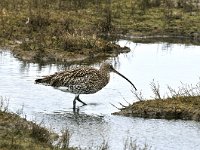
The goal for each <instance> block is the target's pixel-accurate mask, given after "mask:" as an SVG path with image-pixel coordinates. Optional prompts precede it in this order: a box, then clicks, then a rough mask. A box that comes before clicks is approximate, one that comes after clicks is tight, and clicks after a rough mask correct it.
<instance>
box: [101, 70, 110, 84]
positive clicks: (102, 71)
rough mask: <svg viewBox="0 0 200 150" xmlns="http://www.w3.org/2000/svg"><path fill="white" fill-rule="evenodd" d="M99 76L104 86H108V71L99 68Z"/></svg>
mask: <svg viewBox="0 0 200 150" xmlns="http://www.w3.org/2000/svg"><path fill="white" fill-rule="evenodd" d="M99 71H100V74H101V76H102V77H103V80H104V81H103V82H104V84H105V85H106V84H108V82H109V80H110V72H109V71H108V70H106V69H105V68H100V70H99Z"/></svg>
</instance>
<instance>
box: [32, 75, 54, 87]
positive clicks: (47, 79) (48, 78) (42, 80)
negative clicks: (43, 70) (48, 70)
mask: <svg viewBox="0 0 200 150" xmlns="http://www.w3.org/2000/svg"><path fill="white" fill-rule="evenodd" d="M35 83H36V84H39V83H42V84H45V85H50V83H51V76H46V77H44V78H40V79H36V80H35Z"/></svg>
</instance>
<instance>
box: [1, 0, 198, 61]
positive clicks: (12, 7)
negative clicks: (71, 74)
mask: <svg viewBox="0 0 200 150" xmlns="http://www.w3.org/2000/svg"><path fill="white" fill-rule="evenodd" d="M0 4H1V5H0V18H1V19H0V24H1V25H0V43H1V45H6V46H9V47H11V46H13V52H14V54H15V55H16V56H17V57H19V58H21V59H22V60H28V61H37V62H39V61H43V62H47V61H56V62H79V61H87V62H89V61H94V58H95V60H96V61H97V59H105V58H106V57H110V56H117V55H118V54H119V53H121V52H127V49H126V48H125V49H121V48H120V47H119V46H118V45H116V44H115V42H111V41H115V40H116V39H117V38H119V37H120V36H125V35H126V36H128V37H129V36H134V37H138V36H139V37H140V36H149V35H153V36H158V35H160V36H163V35H167V36H184V37H190V38H192V39H193V40H195V41H197V42H196V43H199V38H200V23H199V20H200V11H199V3H197V2H193V1H192V0H191V1H189V2H187V1H185V0H184V1H179V0H177V1H172V0H161V1H157V0H139V1H137V0H132V1H130V0H122V1H117V0H113V1H109V0H103V1H100V0H87V1H80V0H66V1H64V0H53V1H52V0H16V1H13V0H1V2H0Z"/></svg>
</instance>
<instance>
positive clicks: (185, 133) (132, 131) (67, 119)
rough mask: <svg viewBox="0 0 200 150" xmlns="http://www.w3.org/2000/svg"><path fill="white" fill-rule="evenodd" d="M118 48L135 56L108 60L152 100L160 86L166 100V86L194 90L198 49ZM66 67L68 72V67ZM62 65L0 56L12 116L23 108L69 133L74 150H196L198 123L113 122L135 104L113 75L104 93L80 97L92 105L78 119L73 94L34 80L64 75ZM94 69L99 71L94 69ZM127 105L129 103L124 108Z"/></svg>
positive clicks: (0, 84)
mask: <svg viewBox="0 0 200 150" xmlns="http://www.w3.org/2000/svg"><path fill="white" fill-rule="evenodd" d="M119 44H120V45H122V46H128V47H130V48H131V52H129V53H126V54H120V55H119V56H118V57H117V58H110V60H109V61H111V62H112V63H113V65H114V66H115V67H116V69H117V70H118V71H119V72H121V73H122V74H124V75H125V76H126V77H128V78H129V79H130V80H131V81H132V82H133V83H134V84H135V86H136V87H137V88H138V90H139V91H142V93H143V96H144V97H145V98H147V99H148V98H152V96H153V94H152V92H151V88H150V85H149V84H150V83H151V82H152V81H153V80H154V81H155V83H159V85H160V89H161V93H162V96H165V95H166V94H167V93H166V91H167V85H169V86H171V87H172V88H175V89H177V88H178V87H179V86H181V82H183V83H188V84H194V85H195V84H196V83H197V82H199V75H200V69H199V64H200V59H199V58H200V47H199V46H192V45H191V46H185V45H180V44H167V43H155V44H136V43H132V42H129V41H125V40H120V41H119ZM65 67H66V66H65ZM65 67H64V65H56V64H51V65H44V66H40V65H39V64H33V63H25V62H21V61H19V60H17V59H16V58H14V57H13V56H12V54H10V52H9V51H0V96H3V97H7V98H9V108H10V110H11V111H14V112H16V111H18V110H20V109H21V108H22V107H23V113H24V114H25V115H26V117H27V118H28V119H31V120H36V121H37V122H38V123H39V122H41V121H43V123H44V124H45V125H46V126H47V127H49V128H51V129H53V130H54V131H56V132H58V133H60V132H61V130H62V129H65V128H68V129H69V131H70V132H71V134H72V137H71V141H70V143H71V145H72V146H81V147H82V148H85V147H91V148H92V149H96V147H97V146H99V145H101V144H102V142H103V141H104V140H105V141H108V145H109V148H110V149H112V150H117V149H119V150H121V149H123V146H124V143H125V141H126V140H127V138H130V139H132V140H136V143H137V144H138V145H140V146H141V147H142V146H143V145H144V144H145V143H146V144H147V145H148V146H149V147H151V148H152V149H167V150H168V149H185V150H186V149H198V148H199V146H200V123H197V122H194V121H179V120H178V121H173V120H171V121H167V120H154V119H141V118H127V117H121V116H112V115H111V113H112V112H115V111H118V110H117V109H116V108H115V107H113V106H112V105H111V104H113V105H115V106H117V107H120V105H119V102H120V103H122V104H124V105H128V104H127V102H128V103H132V102H134V101H137V99H136V98H134V94H133V93H132V90H133V89H132V87H131V85H129V83H128V82H126V81H125V80H124V79H122V78H120V77H119V76H117V75H115V74H111V81H110V83H109V84H108V85H107V86H106V87H105V88H104V89H102V90H101V91H100V92H98V93H96V94H92V95H81V96H80V98H81V99H82V100H83V101H84V102H86V103H88V104H89V105H87V106H84V107H80V110H79V114H74V113H73V112H72V100H73V98H74V95H73V94H70V93H65V92H62V91H60V90H56V89H54V88H52V87H48V86H43V85H37V84H34V80H35V79H36V78H39V77H41V76H42V75H48V74H52V73H54V72H56V71H61V70H64V68H65ZM94 67H97V68H98V67H99V64H95V65H94ZM126 101H127V102H126Z"/></svg>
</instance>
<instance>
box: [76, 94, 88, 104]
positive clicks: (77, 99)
mask: <svg viewBox="0 0 200 150" xmlns="http://www.w3.org/2000/svg"><path fill="white" fill-rule="evenodd" d="M76 99H77V100H78V101H79V102H81V103H82V104H83V105H87V104H86V103H85V102H83V101H82V100H81V99H80V98H79V95H78V96H77V97H76Z"/></svg>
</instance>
